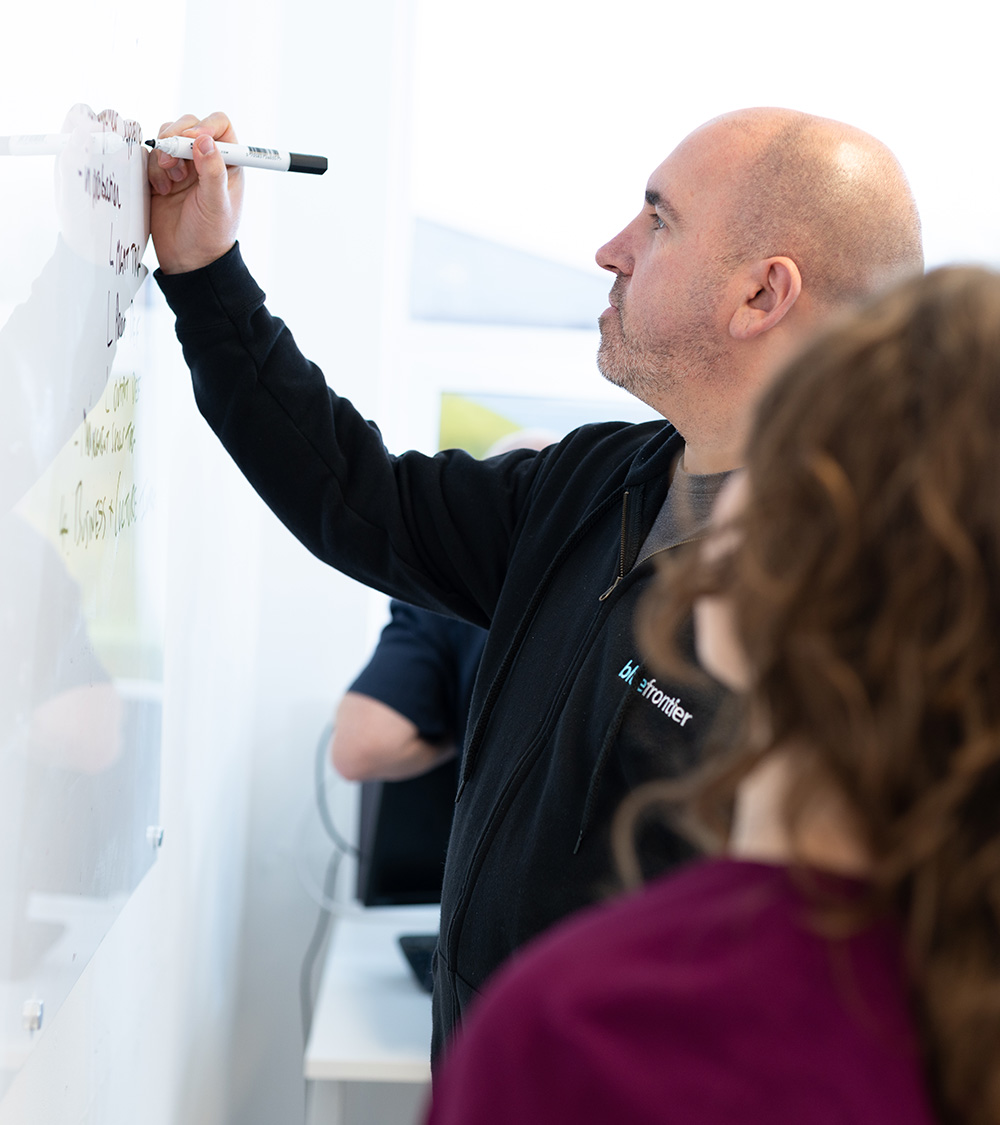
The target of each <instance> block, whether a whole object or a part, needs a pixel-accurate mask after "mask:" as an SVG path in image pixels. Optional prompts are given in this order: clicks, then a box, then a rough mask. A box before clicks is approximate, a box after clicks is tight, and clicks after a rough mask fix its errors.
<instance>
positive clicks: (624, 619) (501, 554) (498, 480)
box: [149, 108, 923, 1056]
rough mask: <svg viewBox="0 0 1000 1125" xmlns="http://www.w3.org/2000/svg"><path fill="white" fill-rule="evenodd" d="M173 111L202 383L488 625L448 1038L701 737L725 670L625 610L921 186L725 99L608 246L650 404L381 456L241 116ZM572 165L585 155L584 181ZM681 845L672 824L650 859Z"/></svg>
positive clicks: (658, 174) (595, 883)
mask: <svg viewBox="0 0 1000 1125" xmlns="http://www.w3.org/2000/svg"><path fill="white" fill-rule="evenodd" d="M161 134H162V135H164V136H168V135H177V134H186V135H188V136H192V137H195V138H196V142H195V145H194V152H193V159H192V160H191V161H178V160H176V159H174V158H173V157H169V156H167V155H166V154H165V153H162V152H161V153H158V154H157V155H156V156H155V157H154V158H152V159H150V161H149V176H150V181H151V185H152V189H153V194H152V199H151V204H150V226H151V231H152V237H153V242H154V245H155V248H156V256H157V260H158V261H159V264H160V269H159V270H158V271H157V273H156V278H157V281H158V283H159V285H160V287H161V289H162V290H163V292H164V294H165V296H166V299H167V301H168V303H169V304H170V306H171V307H172V309H173V311H174V312H175V314H176V316H177V322H176V327H177V333H178V337H179V339H180V341H181V344H182V346H183V349H184V355H185V358H186V360H187V362H188V365H189V366H190V368H191V371H192V378H193V382H194V387H195V397H196V400H197V402H198V406H199V409H200V410H201V411H202V413H203V414H204V415H205V417H206V419H207V420H208V421H209V423H210V424H211V425H212V426H213V427H214V429H215V430H216V432H217V434H218V435H219V437H220V439H221V440H222V442H223V443H224V445H225V447H226V448H227V449H228V451H229V452H230V453H231V455H232V456H233V457H234V458H235V460H236V462H237V464H238V465H239V467H240V469H241V470H242V472H243V473H244V475H245V476H246V477H247V479H248V480H249V481H250V482H251V483H252V484H253V486H254V487H255V488H257V490H258V491H259V492H260V494H261V496H262V497H263V498H264V499H265V500H266V502H267V503H268V504H269V505H270V506H271V508H272V509H273V510H274V511H275V512H276V514H277V515H278V516H279V517H280V518H281V519H282V520H283V521H284V522H285V524H286V526H287V527H288V528H289V529H290V530H291V531H292V532H293V533H294V534H295V535H296V536H298V538H299V539H300V540H301V541H302V542H303V543H304V544H305V545H306V546H307V547H309V549H311V550H312V551H314V552H315V553H316V555H317V556H318V557H320V558H322V559H324V560H325V561H326V562H328V563H329V564H330V565H332V566H335V567H337V568H338V569H339V570H341V571H343V572H344V573H346V574H348V575H350V576H351V577H354V578H356V579H358V580H359V581H361V582H364V583H366V584H367V585H370V586H373V587H375V588H377V589H380V590H382V591H383V592H384V593H386V594H388V595H390V596H391V597H396V598H400V599H402V600H405V601H408V602H410V603H412V604H415V605H420V606H422V607H423V608H425V609H432V610H436V611H438V612H443V613H448V614H451V615H452V616H456V617H460V618H462V619H464V620H467V621H470V622H471V623H472V624H475V625H479V626H481V627H484V628H488V629H489V637H488V638H487V642H486V647H485V648H484V650H483V658H482V662H481V664H480V672H479V677H478V679H477V682H476V689H475V691H474V696H473V704H472V716H471V731H470V734H469V736H468V738H467V740H466V745H465V748H464V754H463V760H462V780H461V782H460V784H459V792H458V796H457V803H456V805H455V817H454V822H453V826H452V835H451V841H450V844H449V847H448V860H447V864H446V867H445V873H444V887H443V890H442V899H441V941H440V943H439V945H438V951H437V957H436V961H435V982H434V1038H433V1045H432V1053H433V1054H434V1055H435V1056H437V1054H438V1053H439V1052H440V1049H441V1046H442V1044H443V1043H444V1042H445V1040H446V1038H447V1036H448V1035H449V1034H450V1033H451V1029H452V1028H453V1027H454V1026H455V1025H456V1024H457V1023H458V1022H459V1021H460V1019H461V1017H462V1014H463V1013H464V1011H465V1010H466V1009H467V1008H468V1006H469V1005H470V1004H472V1003H474V1002H475V1000H476V997H477V995H478V991H479V988H480V986H481V985H482V984H483V982H484V981H485V980H486V978H487V977H488V976H489V975H490V974H491V973H492V972H493V971H494V970H495V969H496V967H497V966H498V965H499V964H500V963H501V962H503V961H504V960H505V959H506V958H507V957H508V956H509V955H510V954H511V953H512V952H513V951H514V950H515V949H517V948H519V947H520V946H521V945H522V944H523V943H524V942H526V941H527V940H529V939H530V938H531V937H533V936H535V935H537V934H539V933H541V932H542V931H543V930H545V929H547V928H548V927H549V926H551V925H552V924H554V923H555V922H557V921H559V920H560V919H562V918H564V917H565V916H566V915H568V914H571V913H573V912H574V911H576V910H579V909H581V908H582V907H584V906H586V905H588V904H590V903H591V902H593V901H594V899H595V896H596V895H597V894H598V893H599V891H600V888H601V887H602V886H604V885H605V884H606V882H607V880H608V879H609V878H611V877H612V871H613V865H612V858H611V852H610V847H609V826H610V821H611V817H612V815H613V811H614V810H615V809H616V808H617V807H618V805H619V804H620V802H621V800H622V798H623V797H624V796H625V795H626V794H627V793H628V792H630V791H631V790H632V789H634V788H635V787H636V786H637V785H639V784H641V783H642V782H643V781H646V780H649V779H650V778H654V777H663V776H678V775H682V774H684V773H685V772H686V771H688V770H690V769H691V768H692V767H693V766H695V765H696V764H697V763H698V762H699V761H700V760H701V756H702V746H703V742H704V739H705V737H706V735H707V733H708V731H709V729H710V727H711V724H712V720H713V715H714V711H715V708H716V705H717V702H718V698H719V695H720V694H721V693H720V692H719V691H718V690H716V689H713V688H712V687H711V686H706V687H704V689H696V688H694V687H692V686H690V685H686V684H678V683H673V682H671V681H670V680H665V679H663V678H662V677H653V676H649V675H647V674H646V672H645V671H644V670H643V668H642V667H641V660H640V658H639V655H638V651H637V648H636V646H635V643H634V639H633V633H632V621H633V617H634V614H635V609H636V605H637V604H638V599H639V597H640V596H641V594H642V592H643V591H644V590H645V589H646V588H647V586H648V585H649V583H650V582H651V580H652V576H653V573H654V563H653V559H654V557H655V556H657V555H658V554H661V553H662V552H665V551H670V550H673V549H674V548H676V547H677V546H679V545H681V544H683V543H685V542H687V541H689V540H690V539H691V538H692V537H695V536H697V534H698V532H699V528H700V524H701V521H702V519H703V517H704V516H705V515H706V514H707V508H708V506H709V505H710V503H711V500H712V497H713V496H714V494H715V491H716V490H717V489H718V488H719V487H720V485H721V483H722V481H723V480H724V479H725V474H726V473H727V472H728V471H730V470H732V469H734V468H735V467H737V466H738V465H739V464H740V462H741V458H742V450H743V447H744V444H745V440H746V434H747V430H748V428H749V422H750V413H751V410H752V407H753V404H754V403H755V402H756V400H757V398H758V396H759V394H760V392H761V391H762V389H763V388H764V387H766V386H767V384H768V383H769V382H770V379H771V378H772V376H773V374H774V372H775V370H776V368H777V366H778V365H779V364H780V363H782V362H784V361H785V360H786V359H787V357H788V356H789V355H790V354H792V353H793V352H794V351H795V350H797V349H798V348H799V347H800V346H801V345H802V343H803V342H804V341H805V340H806V339H807V338H808V337H809V336H810V335H811V334H812V333H813V332H814V331H815V330H816V329H817V328H818V327H819V326H820V325H822V324H823V323H824V322H825V321H826V320H827V319H828V318H829V317H830V316H832V315H835V314H838V313H840V312H841V311H843V310H844V309H845V308H849V307H851V306H853V305H854V304H855V303H856V302H857V301H858V300H860V299H863V298H864V297H866V296H868V295H870V294H871V293H873V292H877V291H878V290H879V289H881V288H882V287H883V286H885V285H886V284H887V283H888V282H890V281H891V280H893V279H895V278H897V277H899V276H900V275H901V274H908V273H912V272H914V271H918V270H920V269H922V264H923V256H922V250H921V243H920V223H919V219H918V216H917V212H916V208H915V205H914V202H913V198H912V195H911V193H910V190H909V187H908V185H907V183H906V179H905V177H904V175H903V173H902V171H901V169H900V168H899V165H898V163H897V161H896V160H895V158H894V157H893V156H892V154H891V153H890V152H889V151H888V150H887V149H886V147H885V146H884V145H882V144H881V143H880V142H878V141H876V140H875V139H874V138H872V137H870V136H868V135H867V134H865V133H863V132H862V131H861V130H858V129H854V128H851V127H849V126H846V125H843V124H840V123H839V122H834V121H829V120H826V119H823V118H818V117H814V116H810V115H807V114H802V113H796V112H794V111H791V110H785V109H766V108H762V109H749V110H740V111H737V112H734V113H730V114H725V115H723V116H721V117H719V118H716V119H714V120H713V121H710V122H708V123H707V124H706V125H704V126H702V127H701V128H699V129H697V130H695V131H694V132H693V133H692V134H691V135H690V136H688V137H687V138H686V139H685V140H683V141H682V142H681V143H680V144H679V145H678V146H677V147H676V148H675V149H674V151H673V152H672V153H671V154H670V155H669V156H668V157H667V158H666V160H664V161H663V163H662V164H660V165H659V166H658V167H657V168H656V169H655V170H654V171H653V173H652V174H651V176H650V178H649V180H648V181H647V184H646V190H645V196H644V200H643V204H642V207H641V209H640V211H639V213H638V214H637V215H636V217H635V218H634V219H633V220H632V221H631V222H629V223H628V225H627V226H626V227H625V228H624V229H623V230H622V231H621V232H620V233H619V234H617V235H616V236H615V237H614V238H612V239H611V241H610V242H608V243H607V244H606V245H605V246H603V247H602V248H601V249H600V250H599V251H598V253H597V261H598V263H599V264H600V265H601V266H603V267H604V268H605V269H607V270H609V271H610V272H611V273H612V274H613V275H614V281H613V284H612V285H611V293H610V298H609V307H608V308H606V309H605V310H604V311H603V313H601V315H600V317H599V321H598V323H599V325H600V329H601V343H600V349H599V353H598V367H599V368H600V370H601V372H602V373H603V374H604V375H605V377H606V378H608V379H609V380H610V381H611V382H613V383H615V384H617V385H620V386H622V387H624V388H626V389H627V390H628V391H630V392H631V393H632V394H634V395H635V396H637V397H638V398H639V399H641V400H642V401H643V402H645V403H646V404H647V405H649V406H650V407H652V408H653V409H654V410H656V411H657V412H658V413H659V414H660V415H662V418H663V420H662V421H660V420H657V421H654V422H649V423H642V424H627V423H622V422H606V423H600V424H596V425H588V426H583V427H580V428H579V429H577V430H575V431H573V432H572V433H570V434H569V435H567V437H565V438H564V439H563V440H562V441H561V442H559V443H558V444H557V445H554V446H550V447H549V448H548V449H545V450H542V451H540V452H535V451H532V450H518V451H515V452H512V453H508V454H505V455H504V456H502V457H491V458H489V459H487V460H484V461H479V460H476V459H475V458H474V457H471V456H469V455H468V454H467V453H465V452H463V451H462V450H449V451H445V452H442V453H439V454H437V455H436V456H434V457H426V456H423V455H421V454H419V453H416V452H408V453H403V454H401V455H398V456H393V455H391V454H390V453H389V452H388V451H387V450H386V448H385V446H384V444H383V442H382V438H381V435H380V434H379V432H378V430H377V429H376V428H375V427H374V426H372V425H370V424H369V423H368V422H367V421H366V420H365V419H364V418H362V417H361V416H360V415H359V414H358V413H357V412H356V411H355V410H354V408H353V407H352V405H351V404H350V403H349V402H348V401H346V400H345V399H343V398H341V397H340V396H338V395H337V394H336V393H335V392H334V391H333V390H332V389H331V388H330V386H329V385H328V383H327V381H326V378H325V376H324V375H323V373H322V372H321V371H320V370H319V369H318V368H317V367H316V366H315V365H314V364H311V363H310V362H309V361H308V360H307V359H306V358H305V357H304V356H303V355H302V354H301V352H300V351H299V350H298V348H297V347H296V345H295V342H294V340H293V338H292V335H291V333H290V332H289V331H288V329H287V328H286V327H285V325H284V323H283V322H282V321H281V320H280V319H278V318H276V317H273V316H272V315H271V314H270V312H269V311H268V310H267V309H266V308H265V306H264V294H263V293H262V291H261V290H260V288H259V287H258V286H257V285H256V283H255V282H254V280H253V278H252V277H251V275H250V274H249V272H248V271H247V268H246V266H245V264H244V263H243V261H242V257H241V255H240V250H239V248H238V247H237V245H236V233H237V229H238V223H239V215H240V210H241V203H242V189H243V176H242V170H241V169H239V168H227V167H226V166H225V164H224V162H223V159H222V156H221V154H220V153H219V151H218V149H217V148H216V145H215V141H216V140H220V141H234V140H235V139H236V137H235V133H234V130H233V128H232V125H231V123H230V121H229V119H228V118H227V117H226V116H225V115H224V114H213V115H211V116H210V117H208V118H206V119H205V120H199V119H197V118H195V117H192V116H187V117H182V118H180V119H179V120H177V121H174V122H172V123H170V124H169V125H166V126H164V128H163V129H162V130H161ZM602 158H604V159H613V158H614V152H613V145H612V146H611V147H610V148H609V150H608V151H607V152H606V153H604V154H603V157H602ZM585 182H586V173H585V169H580V170H579V171H577V172H576V173H575V174H570V175H568V176H567V184H568V186H567V192H566V194H567V196H568V197H569V198H572V199H574V200H575V201H579V198H580V193H581V191H583V190H585V188H584V186H583V185H585ZM478 189H479V190H481V191H482V194H483V197H484V199H486V200H488V199H489V186H488V185H485V186H484V185H478ZM553 203H554V201H549V202H547V203H545V204H544V205H545V206H552V205H553ZM557 214H558V216H559V219H558V221H562V219H561V215H562V206H561V203H560V205H559V206H558V207H557V208H556V210H554V211H553V215H554V216H556V215H557ZM553 221H557V220H556V219H555V218H554V220H553ZM338 330H340V331H345V332H350V331H351V330H352V326H351V325H350V324H347V323H345V324H344V325H342V326H341V327H340V328H339V329H338ZM667 419H669V421H667ZM691 854H692V849H691V847H690V845H689V844H688V843H687V842H686V841H684V840H683V839H681V837H680V836H678V835H677V834H676V833H674V834H670V833H667V834H665V835H664V836H663V837H662V838H661V839H660V840H659V841H658V845H657V855H656V857H655V860H656V865H657V866H668V865H670V864H674V863H677V862H680V861H681V860H683V859H685V858H688V857H690V856H691Z"/></svg>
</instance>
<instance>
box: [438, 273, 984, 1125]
mask: <svg viewBox="0 0 1000 1125" xmlns="http://www.w3.org/2000/svg"><path fill="white" fill-rule="evenodd" d="M998 433H1000V275H998V274H996V273H993V272H988V271H985V270H979V269H973V268H966V269H959V268H952V269H944V270H937V271H935V272H932V273H930V274H928V275H927V276H926V277H924V278H920V279H916V280H913V281H910V282H908V283H907V284H905V285H904V286H903V287H901V288H900V289H898V291H896V292H893V293H892V294H891V295H888V296H886V297H884V298H882V299H881V300H879V301H877V302H876V303H874V304H872V305H871V306H870V307H869V308H867V309H866V310H865V311H864V312H862V313H861V314H860V315H858V316H856V317H855V318H853V319H850V320H847V321H845V322H844V323H843V324H842V325H841V326H839V327H837V328H836V329H834V330H832V331H831V332H830V334H829V335H826V336H824V337H823V338H821V339H819V340H818V341H817V342H816V343H815V344H814V345H813V346H811V347H810V348H809V349H808V350H806V351H805V352H804V354H802V356H801V357H800V358H799V359H797V360H796V361H794V362H793V363H792V364H791V365H790V366H789V367H788V368H787V370H786V371H785V372H784V374H783V375H782V376H781V377H780V379H779V380H778V381H777V383H776V384H775V385H774V386H773V387H772V389H771V390H770V391H769V392H768V393H767V394H766V395H765V397H764V399H763V401H762V403H761V405H760V408H759V410H758V412H757V415H756V422H755V425H754V427H753V430H752V432H751V435H750V439H749V445H748V451H747V458H746V461H747V469H746V473H745V475H744V474H739V475H738V476H736V477H735V478H734V479H733V480H732V482H731V483H729V484H727V486H726V489H725V490H724V491H723V493H722V495H721V496H720V499H719V502H718V505H717V510H716V515H715V524H714V527H715V529H714V530H713V532H712V534H711V536H710V537H709V538H708V539H707V540H706V541H705V543H704V544H703V545H702V548H701V558H700V560H693V559H692V560H690V561H689V563H688V565H687V567H686V569H685V570H684V571H683V572H681V573H675V574H673V575H672V576H670V577H669V578H668V577H666V576H661V577H660V578H659V579H658V582H657V585H656V588H655V592H654V593H653V594H652V595H651V597H650V598H649V599H647V600H646V601H645V602H644V604H643V606H642V607H641V611H640V625H639V632H640V638H641V642H642V643H643V646H644V648H645V650H646V652H647V654H648V656H649V659H650V661H651V662H652V663H653V665H654V667H656V668H658V669H663V670H664V671H665V670H666V669H668V668H673V669H674V671H675V674H676V667H675V665H676V663H677V655H676V651H677V650H676V643H675V641H674V637H675V636H676V631H677V626H678V623H679V622H681V621H683V620H685V619H686V617H687V614H688V612H689V611H690V609H691V607H692V605H693V607H694V617H695V628H696V636H697V641H696V644H697V651H698V654H699V656H700V659H701V662H702V665H703V666H704V667H705V668H707V669H708V670H709V671H710V672H711V673H712V674H713V675H714V676H716V677H717V678H719V679H720V680H721V681H723V682H724V683H726V684H728V685H729V686H730V687H731V688H732V689H733V690H734V692H736V693H738V696H739V701H740V706H741V711H742V715H743V719H744V722H743V725H742V731H743V733H742V737H741V738H740V739H739V740H738V741H735V742H733V743H732V745H731V746H730V747H729V748H728V749H727V751H726V752H725V753H724V754H721V755H720V756H718V757H717V758H716V759H714V760H713V761H712V762H711V763H710V765H709V766H707V767H705V768H704V770H703V772H702V773H701V774H700V776H699V777H698V778H697V780H696V781H693V782H692V783H691V785H690V787H689V789H688V803H687V808H688V810H689V815H693V816H694V817H695V823H696V824H698V825H699V826H700V827H701V829H702V830H703V831H704V830H710V831H712V833H713V834H714V837H715V839H717V840H719V841H721V842H722V844H723V849H724V850H723V854H722V855H721V856H719V857H717V858H712V859H703V860H700V861H698V862H696V863H695V864H693V865H691V866H690V867H688V868H687V870H685V871H683V872H679V873H675V874H674V875H672V876H668V877H664V878H661V879H660V880H659V881H655V882H653V883H651V884H650V885H648V886H647V887H646V888H645V889H644V890H642V891H640V892H639V893H637V894H635V895H634V896H632V897H629V898H626V899H620V900H618V901H617V902H615V903H613V904H611V905H609V906H607V907H604V908H594V909H593V910H592V911H591V912H588V913H587V914H585V915H581V916H579V917H578V918H577V919H574V920H573V921H572V922H570V923H566V924H565V925H564V926H562V927H560V928H559V929H558V930H556V931H553V932H552V933H551V934H549V935H547V936H546V937H545V938H543V939H540V940H539V941H538V942H537V943H536V944H535V945H534V946H533V947H531V948H529V949H527V950H525V951H523V953H522V954H521V955H520V956H519V957H517V958H515V959H513V960H512V961H511V962H510V964H509V965H508V967H507V968H506V969H505V970H504V971H501V973H499V974H498V976H497V977H496V979H495V980H494V981H493V982H492V985H491V986H490V987H488V988H487V991H486V994H485V995H484V997H483V998H482V1000H481V1001H480V1003H479V1005H478V1007H477V1009H476V1010H475V1011H474V1012H473V1013H472V1014H471V1016H470V1017H469V1019H468V1020H467V1021H466V1022H465V1024H464V1025H463V1030H462V1032H461V1033H460V1034H459V1035H458V1036H457V1037H456V1040H455V1041H454V1045H453V1050H452V1051H451V1052H450V1054H449V1055H448V1056H447V1057H446V1058H445V1061H444V1064H443V1066H442V1067H441V1069H440V1071H439V1073H438V1075H437V1079H436V1083H435V1091H434V1101H433V1107H432V1110H431V1113H430V1121H431V1123H432V1125H457V1123H458V1122H463V1123H464V1122H469V1121H475V1122H476V1123H477V1125H492V1123H494V1122H497V1123H499V1122H510V1121H517V1122H518V1123H519V1125H531V1123H533V1122H538V1123H539V1125H540V1123H542V1122H545V1123H548V1122H552V1121H573V1122H576V1123H578V1125H579V1123H588V1122H594V1123H597V1122H602V1123H603V1122H609V1121H614V1122H615V1123H616V1125H628V1123H630V1122H643V1123H645V1125H653V1123H658V1122H663V1123H668V1122H670V1123H674V1122H676V1123H681V1122H684V1123H687V1122H698V1125H723V1123H725V1125H730V1123H736V1122H739V1125H757V1123H760V1125H764V1123H766V1125H801V1123H802V1122H809V1125H885V1122H890V1121H891V1122H893V1123H897V1122H898V1123H900V1125H902V1123H906V1125H929V1123H930V1122H931V1121H937V1122H939V1123H940V1125H996V1123H997V1122H1000V818H998V816H997V809H998V808H1000V631H998V630H997V621H1000V505H998V504H997V493H996V488H997V485H996V482H997V481H998V480H1000V441H998V440H997V434H998ZM657 786H658V787H659V788H657ZM677 790H678V786H677V784H676V783H675V784H674V785H673V786H670V787H668V789H667V790H664V783H662V782H660V783H654V786H653V789H652V790H651V791H650V792H647V793H646V794H642V793H641V791H640V792H637V793H635V794H633V795H632V797H631V798H630V799H629V801H628V802H627V805H628V809H627V812H626V814H625V825H626V828H625V830H624V831H625V837H626V840H627V841H630V840H631V828H629V827H628V826H630V825H631V826H634V825H635V824H636V822H637V815H638V812H639V811H640V810H643V809H645V810H647V814H648V810H649V808H650V807H651V804H654V803H655V804H656V805H658V806H661V805H662V802H663V800H664V799H665V798H668V799H669V800H671V801H674V802H675V801H676V799H677V797H678V791H677ZM640 821H641V817H640ZM626 859H627V862H628V868H629V870H630V871H631V873H632V875H633V876H634V873H635V862H634V857H633V856H632V855H631V854H630V852H629V851H628V849H627V848H626Z"/></svg>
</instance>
